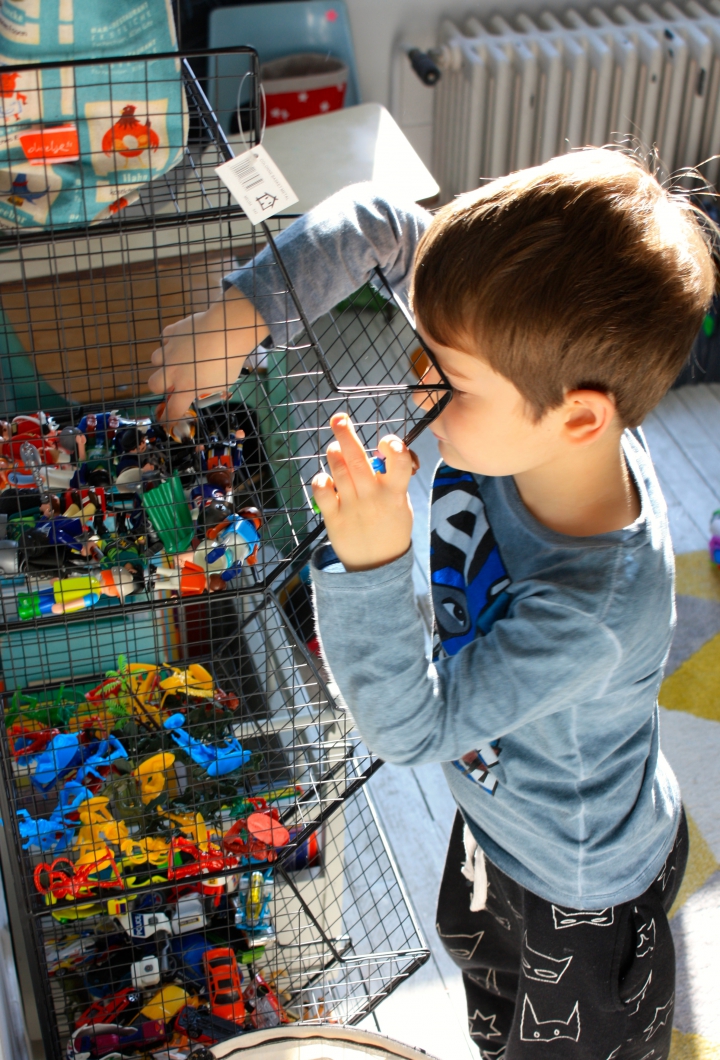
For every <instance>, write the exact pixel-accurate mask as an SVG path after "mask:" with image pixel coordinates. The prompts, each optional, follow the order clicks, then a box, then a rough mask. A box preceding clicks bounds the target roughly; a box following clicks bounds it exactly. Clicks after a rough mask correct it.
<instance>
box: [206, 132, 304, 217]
mask: <svg viewBox="0 0 720 1060" xmlns="http://www.w3.org/2000/svg"><path fill="white" fill-rule="evenodd" d="M215 172H216V173H217V175H218V176H219V177H220V180H221V181H222V182H223V184H225V186H226V187H227V188H228V190H229V192H230V194H231V195H232V197H233V198H234V199H236V200H237V201H238V202H239V203H240V205H241V206H242V208H243V210H244V211H245V213H246V214H247V215H248V217H249V218H250V220H251V221H252V223H253V224H254V225H256V224H258V223H259V222H260V221H266V220H267V218H268V217H273V216H274V215H275V214H276V213H281V212H282V211H283V210H284V209H285V208H286V207H288V206H292V205H293V203H295V202H297V201H298V197H297V195H296V194H295V192H294V191H293V190H292V188H291V187H290V185H289V184H288V182H287V181H286V180H285V177H284V176H283V175H282V173H281V172H280V170H279V169H278V167H277V166H276V165H275V163H274V162H273V160H272V158H271V157H270V155H269V154H268V153H267V151H266V150H265V148H264V147H263V146H262V144H258V146H257V147H251V148H250V150H249V151H245V152H244V153H243V154H241V155H238V156H237V158H231V159H230V161H229V162H225V163H224V164H223V165H222V166H218V168H217V169H216V170H215Z"/></svg>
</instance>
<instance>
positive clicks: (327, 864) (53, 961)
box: [34, 789, 429, 1056]
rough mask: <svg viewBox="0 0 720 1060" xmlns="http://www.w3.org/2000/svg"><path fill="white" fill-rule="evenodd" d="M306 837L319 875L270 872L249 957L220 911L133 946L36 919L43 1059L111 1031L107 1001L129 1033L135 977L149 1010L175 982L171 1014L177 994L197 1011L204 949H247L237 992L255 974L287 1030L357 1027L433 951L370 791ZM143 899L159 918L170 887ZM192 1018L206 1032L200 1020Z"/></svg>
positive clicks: (111, 935)
mask: <svg viewBox="0 0 720 1060" xmlns="http://www.w3.org/2000/svg"><path fill="white" fill-rule="evenodd" d="M313 834H314V835H315V836H316V837H317V841H318V848H319V851H320V857H319V859H318V864H316V865H314V866H313V867H310V868H302V869H297V868H295V867H293V866H292V864H290V865H287V864H283V863H282V862H280V863H278V865H277V867H276V868H275V873H274V880H273V884H272V896H271V899H270V903H269V910H268V917H269V919H270V920H271V921H272V924H273V926H274V937H272V938H262V939H261V938H260V937H258V938H255V939H254V940H253V944H254V950H251V951H250V952H248V950H247V940H240V939H239V937H238V936H239V935H240V932H238V931H237V929H236V927H235V925H234V913H232V914H231V915H228V909H227V903H226V900H224V899H221V900H220V901H219V902H218V903H217V905H216V907H215V908H214V909H211V902H210V901H209V900H207V899H206V905H207V916H206V924H205V926H204V927H203V928H202V930H201V931H196V932H194V933H191V934H187V935H181V936H179V937H178V936H170V937H169V938H168V937H166V936H163V935H161V934H158V935H156V936H152V937H151V938H148V939H145V940H139V939H135V940H133V944H132V945H129V944H128V941H127V937H126V936H124V935H123V934H122V933H121V932H119V931H118V927H117V923H116V922H113V921H112V920H111V919H110V918H109V917H108V916H107V915H106V914H105V913H103V912H102V911H100V910H98V912H97V913H96V915H94V916H90V917H86V918H85V919H83V920H81V921H79V922H75V923H67V924H63V923H61V922H60V921H59V920H57V919H55V918H53V917H52V916H48V915H47V914H45V915H39V916H36V918H35V924H34V927H35V931H36V932H37V936H36V937H37V944H38V947H39V949H40V951H41V952H42V956H43V960H42V961H41V962H40V963H41V967H42V969H43V985H44V988H45V994H44V996H45V998H46V999H47V1000H48V1006H47V1012H46V1016H47V1018H49V1020H50V1027H51V1032H50V1034H49V1035H48V1041H49V1042H52V1043H53V1044H52V1046H51V1047H50V1048H48V1043H46V1049H48V1055H50V1056H64V1055H65V1052H66V1050H67V1042H68V1039H69V1038H70V1037H71V1035H73V1034H74V1033H76V1030H77V1028H78V1027H80V1026H85V1027H86V1028H88V1027H90V1028H93V1031H95V1032H96V1033H97V1034H101V1033H102V1028H103V1026H104V1025H105V1024H107V1023H108V1022H112V1020H108V1019H107V1018H106V1017H101V1015H100V1013H101V1012H102V1008H103V1005H106V1006H107V1005H108V1002H109V999H110V998H117V997H120V998H123V997H127V996H128V994H130V995H131V997H130V1002H129V1004H128V1006H127V1008H126V1009H125V1010H124V1012H125V1016H124V1019H125V1020H127V1021H128V1023H127V1025H128V1026H129V1027H132V1026H133V1023H132V1022H130V1021H129V1017H131V1016H132V1014H133V1013H136V1012H137V1008H138V1004H140V1003H141V1002H140V1001H138V1000H136V999H135V998H133V996H132V994H133V991H132V985H133V974H135V975H137V974H143V973H144V976H145V981H146V982H148V983H149V982H150V980H152V979H154V980H155V983H154V986H146V988H145V990H144V991H142V992H141V994H142V1000H144V1001H145V1002H146V1003H147V1002H151V1000H152V997H153V996H154V995H157V993H158V991H159V990H160V989H162V987H161V983H165V984H168V983H169V982H172V984H173V987H174V990H173V992H172V995H171V994H170V992H169V991H167V986H166V988H165V989H166V997H167V999H168V1001H167V1003H168V1006H170V1004H172V1003H173V1002H175V1003H177V1002H178V1001H180V1000H184V999H183V998H182V997H181V994H182V993H183V992H184V993H185V994H186V999H187V1002H186V1003H189V1005H190V1007H191V1008H192V1007H194V1001H193V999H197V995H198V990H199V989H201V987H200V985H199V982H198V964H199V961H198V947H199V948H200V949H202V948H203V946H205V947H209V946H212V947H213V948H215V949H217V948H222V947H232V948H234V949H235V950H236V952H237V953H238V956H239V957H240V956H241V955H242V953H243V949H242V947H243V946H245V950H244V954H245V960H244V961H242V962H241V963H240V965H239V968H240V974H241V978H242V983H243V985H244V986H245V988H246V989H247V985H248V983H249V982H250V980H251V978H252V977H253V976H254V975H256V974H257V973H260V975H261V976H262V977H263V979H264V980H265V982H266V983H268V984H270V985H271V987H272V989H273V990H274V992H275V993H276V996H277V997H278V999H279V1001H280V1002H281V1004H282V1009H283V1019H286V1020H288V1021H290V1022H294V1021H295V1020H299V1021H302V1022H304V1023H327V1022H331V1023H344V1024H356V1023H359V1022H360V1021H361V1020H362V1019H363V1018H364V1017H365V1016H366V1015H368V1014H369V1013H370V1012H371V1011H372V1010H373V1009H374V1008H375V1007H376V1006H377V1005H378V1004H380V1002H381V1001H382V1000H384V998H386V997H387V996H388V995H389V994H390V993H392V992H393V991H394V990H395V989H396V988H397V987H398V986H399V985H400V984H401V983H402V982H403V981H404V979H406V978H407V977H408V976H410V975H412V973H413V972H414V971H415V970H417V968H419V967H420V966H421V965H422V964H423V963H424V962H425V961H426V960H427V959H428V957H429V951H428V949H427V947H426V945H425V942H424V940H423V938H422V934H421V932H420V929H419V927H418V925H417V922H416V921H415V918H414V916H413V914H412V912H411V910H410V908H409V905H408V901H407V897H406V895H405V893H404V891H403V888H402V885H401V883H400V882H399V879H398V875H397V871H396V869H395V866H394V865H393V863H392V860H391V857H390V855H389V853H388V849H387V845H386V842H385V839H384V837H383V835H382V833H381V831H380V828H379V824H378V821H377V817H376V815H375V812H374V809H373V807H372V804H371V802H370V801H369V799H368V796H367V793H366V791H365V790H364V789H359V790H356V791H355V792H354V793H353V794H352V795H351V796H350V797H349V798H348V799H346V800H345V803H344V806H343V808H342V811H341V812H339V813H336V814H335V815H333V816H332V817H331V818H329V819H328V820H327V821H325V822H324V823H323V824H322V825H321V826H320V827H319V828H318V829H316V831H315V833H313ZM150 896H152V900H153V903H154V904H153V905H152V908H153V910H154V913H155V915H156V916H157V915H158V914H162V912H163V910H165V911H167V912H171V911H172V908H173V902H172V901H168V898H169V894H168V888H167V887H162V886H154V887H151V889H150V890H149V891H148V892H146V895H145V902H146V907H150V902H151V899H150ZM251 957H252V960H251V959H250V958H251ZM143 962H144V963H143ZM138 968H140V969H141V971H140V973H138V971H137V969H138ZM123 992H125V993H124V995H123ZM138 993H140V992H138ZM171 996H172V1002H171V1000H170V998H171ZM94 1002H95V1003H96V1007H95V1009H94V1011H93V1010H91V1008H90V1006H91V1005H92V1004H93V1003H94ZM106 1011H109V1009H106ZM93 1016H94V1017H95V1018H94V1019H93ZM201 1016H202V1018H204V1020H205V1024H204V1027H205V1028H207V1027H208V1026H209V1023H208V1016H207V1014H206V1013H205V1012H202V1013H201ZM196 1018H197V1019H198V1023H199V1024H200V1026H201V1028H202V1027H203V1024H202V1022H201V1017H196ZM120 1019H121V1017H120V1016H118V1022H119V1021H120ZM259 1025H260V1026H262V1025H263V1023H262V1022H260V1023H259ZM266 1025H272V1023H270V1022H268V1023H267V1024H266ZM85 1033H86V1034H89V1033H90V1031H88V1030H86V1032H85ZM195 1033H202V1030H201V1031H200V1032H197V1031H196V1032H195ZM205 1033H207V1031H205ZM211 1033H214V1035H215V1038H216V1040H222V1039H223V1038H224V1037H230V1036H232V1034H233V1031H232V1028H231V1027H223V1026H222V1025H219V1026H218V1025H216V1026H215V1027H214V1029H213V1030H212V1031H211ZM155 1048H156V1049H157V1048H160V1045H159V1044H158V1043H156V1044H155ZM69 1055H72V1054H69Z"/></svg>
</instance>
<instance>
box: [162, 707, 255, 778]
mask: <svg viewBox="0 0 720 1060" xmlns="http://www.w3.org/2000/svg"><path fill="white" fill-rule="evenodd" d="M184 724H185V715H184V714H171V715H170V717H169V718H166V719H165V722H164V726H165V728H166V729H168V730H169V732H170V735H171V736H172V738H173V740H175V742H176V744H177V745H178V746H179V747H182V749H183V750H184V751H186V752H187V754H189V755H190V757H191V758H192V760H193V762H196V763H197V764H198V765H199V766H202V767H203V769H204V770H205V771H206V773H207V775H208V776H209V777H223V776H225V775H226V774H227V773H232V772H233V771H234V770H236V769H240V767H241V766H244V765H245V763H246V762H248V761H249V760H250V759H251V758H252V752H251V751H244V750H243V748H242V745H241V744H240V743H239V742H238V741H237V740H235V739H232V740H228V741H227V743H225V744H224V745H220V746H215V747H210V746H208V744H204V743H200V741H199V740H196V739H194V737H192V736H190V734H189V733H187V732H186V731H185V729H184V728H183V726H184Z"/></svg>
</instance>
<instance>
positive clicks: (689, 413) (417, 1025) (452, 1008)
mask: <svg viewBox="0 0 720 1060" xmlns="http://www.w3.org/2000/svg"><path fill="white" fill-rule="evenodd" d="M645 434H646V437H647V440H648V443H649V446H650V451H651V454H652V456H653V459H654V461H655V466H656V469H657V473H658V478H659V480H660V484H661V487H662V489H663V492H664V494H665V498H666V500H667V504H668V512H669V519H670V529H671V533H672V539H673V544H674V546H675V551H676V552H678V553H679V552H689V551H695V550H698V549H704V548H705V547H706V545H707V539H708V522H709V519H710V516H711V514H712V512H713V510H714V509H715V508H717V507H720V385H702V386H695V387H685V388H683V389H681V390H677V391H673V392H671V393H670V394H668V396H667V397H666V398H665V400H664V401H663V402H662V404H661V405H660V406H659V408H658V409H657V410H656V411H655V412H654V413H653V414H652V415H651V416H650V417H649V418H648V420H647V421H646V424H645ZM414 448H415V449H416V450H418V452H419V455H420V457H421V471H420V473H419V474H418V475H417V476H416V477H415V478H414V479H413V483H412V497H413V506H414V508H415V512H416V524H418V525H416V535H415V539H416V540H415V545H416V552H417V553H419V556H418V563H417V565H416V572H415V573H416V585H417V587H418V590H419V591H420V590H421V589H422V588H423V586H425V588H426V587H427V579H426V575H425V569H426V566H427V559H428V545H427V537H426V531H425V535H423V530H424V527H423V521H424V520H423V513H424V512H425V511H426V510H427V508H426V503H427V491H428V490H429V486H430V477H431V474H432V469H433V466H434V455H435V446H434V440H433V438H432V436H430V435H427V434H426V435H424V436H423V437H422V438H421V439H419V441H418V442H417V443H416V444H415V445H414ZM425 525H426V524H425ZM369 793H370V795H371V797H372V799H373V801H374V803H375V806H376V808H377V810H378V815H379V817H380V820H381V822H382V824H383V826H384V828H385V832H386V834H387V838H388V841H389V843H390V846H391V848H392V851H393V853H394V855H395V859H396V861H397V865H398V868H399V871H400V874H401V876H402V879H403V881H404V883H405V887H406V889H407V892H408V894H409V896H410V899H411V901H412V903H413V905H414V907H415V910H416V912H417V915H418V918H419V921H420V923H421V925H422V929H423V931H424V933H425V937H426V940H427V942H428V944H429V946H430V948H431V951H432V957H431V959H430V961H429V962H428V963H427V964H426V965H425V966H424V967H423V968H422V969H421V970H420V971H419V972H418V973H416V975H415V976H414V977H413V978H412V979H410V980H408V981H407V982H406V983H404V984H403V985H402V986H401V987H399V988H398V990H397V991H396V992H395V993H394V994H393V995H392V996H391V997H390V998H388V999H387V1000H386V1001H385V1002H384V1003H383V1004H382V1005H381V1006H380V1007H379V1008H378V1010H377V1011H376V1013H375V1014H374V1016H371V1017H369V1018H368V1020H367V1021H366V1024H365V1025H366V1026H368V1027H371V1028H374V1029H379V1030H380V1031H381V1032H382V1033H383V1034H387V1035H389V1036H390V1037H393V1038H396V1039H398V1040H400V1041H403V1042H406V1043H408V1044H410V1045H414V1046H417V1047H420V1048H422V1049H424V1050H426V1052H427V1053H429V1054H430V1055H431V1056H434V1057H437V1058H438V1060H470V1058H472V1060H477V1057H478V1051H477V1049H476V1048H475V1046H474V1045H473V1044H472V1043H471V1041H470V1039H469V1037H468V1035H467V1030H466V1019H465V1005H464V996H463V991H462V983H461V979H460V973H459V972H458V970H457V969H456V968H455V966H454V965H453V963H452V961H450V959H449V958H448V957H447V956H446V955H445V953H444V951H443V949H442V947H441V946H440V944H439V942H438V939H437V935H436V933H435V901H436V897H437V892H438V887H439V884H440V877H441V873H442V867H443V863H444V857H445V848H446V846H447V841H448V837H449V833H450V827H451V824H452V820H453V816H454V812H455V806H454V803H453V800H452V798H451V796H450V794H449V791H448V789H447V786H446V784H445V781H444V778H443V776H442V772H441V770H440V767H439V766H422V767H420V768H415V769H408V768H403V767H399V766H392V765H385V766H383V768H382V769H381V770H380V771H379V772H378V773H377V774H376V775H375V776H374V777H373V779H372V781H371V782H370V785H369Z"/></svg>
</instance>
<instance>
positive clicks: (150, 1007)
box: [140, 983, 190, 1023]
mask: <svg viewBox="0 0 720 1060" xmlns="http://www.w3.org/2000/svg"><path fill="white" fill-rule="evenodd" d="M189 1001H190V998H189V995H188V993H187V992H186V991H185V990H184V989H183V988H182V987H181V986H178V985H177V983H168V984H167V985H166V986H164V987H163V988H162V989H161V990H158V992H157V994H155V995H154V997H152V998H151V999H150V1001H148V1002H147V1004H146V1005H144V1006H143V1008H142V1009H141V1011H140V1015H141V1016H143V1018H144V1019H147V1020H162V1021H163V1022H164V1023H170V1021H171V1020H172V1019H173V1018H174V1017H175V1016H176V1015H177V1014H178V1012H179V1011H180V1009H181V1008H184V1007H185V1005H187V1004H188V1002H189Z"/></svg>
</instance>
